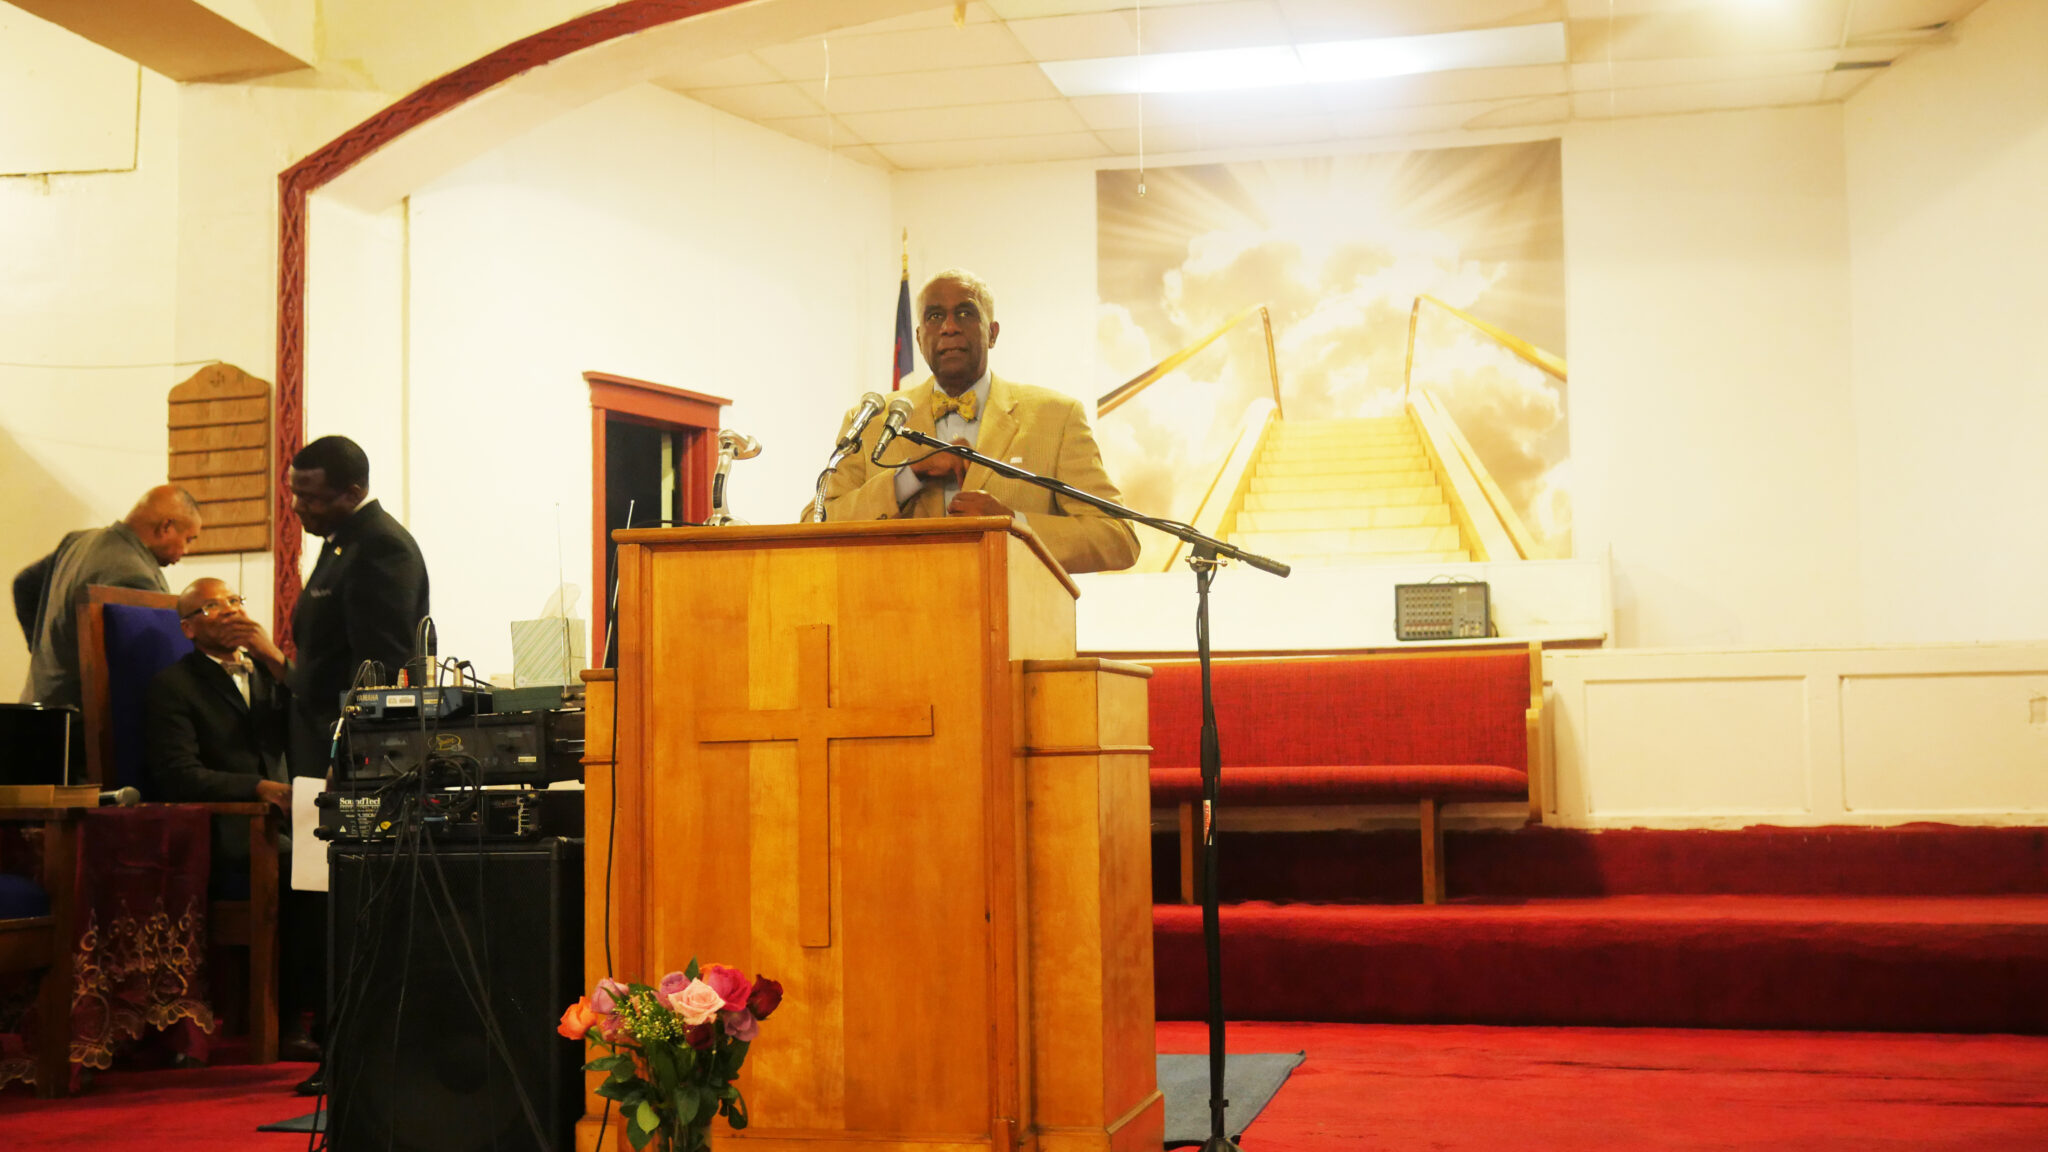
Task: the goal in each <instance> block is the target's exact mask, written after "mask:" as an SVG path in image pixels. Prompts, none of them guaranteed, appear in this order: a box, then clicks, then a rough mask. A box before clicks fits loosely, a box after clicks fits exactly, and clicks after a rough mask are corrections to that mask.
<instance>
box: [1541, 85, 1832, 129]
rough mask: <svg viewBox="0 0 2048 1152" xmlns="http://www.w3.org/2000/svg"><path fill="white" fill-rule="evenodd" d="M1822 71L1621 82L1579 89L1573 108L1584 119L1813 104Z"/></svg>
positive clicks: (1573, 111)
mask: <svg viewBox="0 0 2048 1152" xmlns="http://www.w3.org/2000/svg"><path fill="white" fill-rule="evenodd" d="M1820 91H1821V77H1819V76H1766V77H1759V78H1756V79H1750V80H1721V81H1716V82H1714V83H1711V84H1672V85H1668V86H1665V87H1661V88H1622V89H1612V88H1610V89H1608V90H1606V91H1604V92H1579V93H1576V94H1574V95H1573V97H1572V113H1573V115H1575V116H1577V117H1579V118H1580V119H1583V120H1604V119H1607V118H1609V117H1613V116H1664V115H1671V114H1674V113H1680V112H1708V111H1719V110H1724V109H1730V108H1768V107H1773V106H1777V105H1784V104H1810V103H1813V102H1815V101H1817V100H1819V99H1820Z"/></svg>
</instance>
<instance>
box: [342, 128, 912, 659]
mask: <svg viewBox="0 0 2048 1152" xmlns="http://www.w3.org/2000/svg"><path fill="white" fill-rule="evenodd" d="M888 203H889V187H888V181H887V178H886V176H885V175H884V174H883V173H881V172H879V171H877V170H874V169H871V168H867V167H865V166H862V165H859V164H855V163H852V162H850V161H846V160H844V159H841V158H837V157H833V156H831V155H830V154H829V153H827V152H825V151H824V150H822V149H819V148H815V147H812V146H810V145H807V144H802V143H799V142H797V141H794V140H791V139H789V138H788V137H785V136H782V135H780V134H778V133H773V132H770V131H768V130H766V129H763V128H760V127H758V126H756V125H753V124H749V123H746V122H744V121H741V120H738V119H735V118H733V117H730V116H727V115H725V114H723V113H719V112H715V111H712V110H710V109H707V108H705V107H703V106H701V105H698V104H695V103H694V102H692V101H689V100H687V99H685V98H683V97H680V96H677V95H675V94H673V93H669V92H666V91H663V90H660V89H656V88H652V87H640V88H635V89H631V90H628V91H625V92H622V93H619V94H617V95H614V96H611V97H607V98H606V99H604V100H601V101H598V102H596V103H594V104H592V105H589V106H587V107H585V108H582V109H580V110H578V111H576V112H573V113H570V114H568V115H566V116H564V117H562V118H560V119H558V120H556V121H554V122H552V123H550V124H548V125H546V126H544V127H542V128H540V129H538V130H535V131H533V132H531V133H529V134H527V135H525V136H523V137H521V138H519V139H517V140H515V141H513V142H512V143H510V144H507V145H506V146H504V147H501V148H499V149H497V150H496V151H494V152H492V153H491V154H489V155H487V156H485V157H483V158H481V159H479V160H477V161H475V162H473V163H470V164H468V165H466V166H464V167H462V168H461V169H458V170H457V171H455V172H452V173H450V174H449V175H448V176H446V177H444V178H442V179H440V180H438V181H436V182H434V183H433V184H431V185H429V186H427V187H425V188H422V189H420V190H419V191H418V192H416V193H415V194H414V195H413V196H412V197H411V199H410V206H409V211H408V218H407V225H406V232H407V239H406V246H407V253H408V255H407V259H406V269H407V282H406V287H405V292H406V295H407V300H408V303H407V307H406V313H405V340H406V349H405V376H406V380H405V388H404V395H403V397H402V398H398V399H396V400H394V398H393V397H391V396H389V395H388V394H386V395H382V396H381V398H380V399H379V400H378V401H376V403H378V404H381V405H386V406H392V405H394V404H395V405H396V410H395V411H393V413H392V415H393V421H394V423H395V424H402V425H403V428H404V429H405V431H404V432H403V433H402V435H403V436H404V437H405V438H406V439H407V443H408V447H407V450H406V457H405V461H406V473H407V474H406V476H405V477H404V480H403V483H404V484H405V485H406V486H407V487H408V489H409V493H410V496H409V500H410V509H411V514H410V516H409V517H408V521H409V524H410V527H411V528H412V531H413V532H414V534H415V535H416V536H417V537H418V538H419V540H420V543H421V546H422V549H423V550H424V551H425V553H426V557H427V562H428V566H429V570H430V572H431V574H432V578H433V583H434V591H435V595H434V607H435V618H436V623H437V625H438V627H439V630H440V636H441V650H442V651H443V652H447V653H456V654H460V655H463V656H466V657H468V658H469V659H471V660H473V661H474V662H475V663H476V664H477V666H478V668H479V669H480V670H482V671H484V672H485V673H487V674H491V673H499V672H508V673H509V672H510V671H511V644H510V638H509V635H508V632H507V622H508V621H511V620H518V619H527V618H531V617H534V616H538V615H540V614H541V611H542V608H543V606H544V604H545V603H546V602H547V600H548V598H549V596H550V595H551V593H552V592H553V590H554V588H555V585H556V580H557V571H558V565H559V571H561V572H562V573H563V574H564V575H563V578H564V579H565V580H566V581H567V582H568V583H571V584H575V585H577V586H578V587H579V588H580V589H581V594H582V598H581V601H580V606H579V607H578V608H577V609H576V613H577V614H578V615H579V616H582V617H584V618H586V619H587V618H588V615H589V607H590V605H591V603H592V598H593V596H595V595H597V594H598V593H597V592H596V590H595V581H593V579H592V577H591V573H590V559H589V557H590V547H591V544H590V541H591V525H590V499H591V497H590V492H591V475H590V473H591V419H590V408H589V393H588V389H587V386H586V384H585V382H584V380H583V377H582V374H583V373H584V372H585V371H591V370H595V371H602V372H609V373H614V374H618V375H623V376H630V377H635V378H638V379H643V380H649V381H653V382H655V383H658V384H665V385H670V386H674V387H679V388H686V389H689V390H692V391H696V392H705V393H710V394H713V395H716V396H723V397H726V398H729V399H731V400H732V401H733V403H732V405H731V407H729V408H727V409H726V410H725V417H724V426H726V427H731V428H735V429H737V430H739V431H741V432H745V433H748V434H751V435H754V436H756V437H757V438H759V439H760V440H761V441H762V443H763V445H764V449H765V450H764V452H763V454H762V455H761V456H759V457H757V458H755V459H752V460H747V461H741V462H738V463H736V464H735V465H734V470H733V474H732V481H731V488H732V494H733V495H732V499H733V511H734V514H735V515H737V516H738V517H739V518H741V519H743V520H747V521H752V522H756V523H771V522H785V521H789V520H793V519H794V518H795V517H796V514H797V511H798V509H799V508H800V507H801V506H802V505H803V503H804V502H805V500H806V499H807V498H808V493H809V491H810V489H811V485H812V483H813V481H814V479H815V478H816V475H817V470H818V469H819V468H820V467H822V465H823V463H824V457H825V455H826V454H827V452H828V450H829V448H830V446H831V440H832V436H833V434H834V432H835V431H836V429H837V426H838V420H839V417H840V415H841V414H842V413H843V412H844V411H845V410H846V408H847V407H849V406H850V405H851V403H852V402H853V401H854V400H855V399H857V397H858V395H859V393H860V392H861V391H862V390H864V389H881V390H886V389H887V387H888V376H887V365H888V362H889V353H890V340H891V338H892V325H893V319H894V316H893V309H894V304H895V300H894V293H893V288H894V281H895V279H896V276H897V272H898V256H897V242H896V239H895V237H894V235H893V234H891V233H890V232H889V231H888V227H887V226H888ZM313 243H314V245H315V252H316V259H318V256H317V252H318V251H319V247H318V246H319V244H320V240H319V239H318V237H317V236H316V237H315V239H314V241H313ZM320 268H321V269H322V272H321V273H320V274H321V275H324V268H325V265H321V266H320ZM317 306H318V305H317V304H316V307H317ZM321 323H322V324H324V323H326V321H325V320H324V319H323V320H322V321H321ZM373 327H374V324H373ZM314 330H315V331H316V332H317V331H318V330H319V329H318V328H317V327H316V328H315V329H314ZM316 339H317V337H316ZM311 380H312V392H311V396H310V399H309V404H310V405H311V406H312V408H313V409H314V410H316V411H317V410H321V409H323V408H325V407H328V406H330V405H331V404H332V401H331V400H330V399H329V397H330V396H331V392H330V391H329V389H330V388H331V387H333V386H335V385H334V384H333V383H331V382H330V381H328V380H325V379H322V378H321V377H320V376H318V375H314V376H312V377H311ZM363 422H364V423H371V421H369V420H367V419H366V420H364V421H363ZM386 451H390V449H389V448H387V449H386ZM397 482H398V480H397V478H396V477H394V478H393V483H397ZM384 491H385V492H386V493H387V494H389V493H390V492H391V488H390V487H386V488H385V489H384ZM558 525H559V528H558V527H557V526H558ZM558 542H559V543H558Z"/></svg>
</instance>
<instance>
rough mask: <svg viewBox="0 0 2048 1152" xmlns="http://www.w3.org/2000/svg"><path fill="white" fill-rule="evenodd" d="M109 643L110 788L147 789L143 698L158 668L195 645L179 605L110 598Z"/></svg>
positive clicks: (168, 663) (147, 790)
mask: <svg viewBox="0 0 2048 1152" xmlns="http://www.w3.org/2000/svg"><path fill="white" fill-rule="evenodd" d="M103 620H104V622H105V625H104V626H105V631H106V645H107V652H106V656H107V715H108V717H109V722H110V723H111V724H112V725H113V729H114V732H113V738H114V763H113V765H112V768H113V777H114V778H113V779H112V780H110V781H107V782H106V783H105V786H106V787H108V788H138V789H141V790H142V792H143V793H144V795H147V794H148V792H149V785H148V783H147V781H146V780H145V779H144V776H145V775H146V773H145V765H144V763H143V761H144V752H143V744H142V699H143V695H144V694H145V693H146V692H148V691H149V682H150V681H151V680H154V679H156V674H157V673H159V672H161V671H163V670H164V669H166V668H168V667H170V666H171V665H173V664H175V663H177V662H178V661H179V660H180V659H181V658H183V656H184V655H185V653H187V652H190V651H192V641H191V640H189V639H187V638H186V636H185V633H184V631H183V630H182V629H180V628H179V627H178V612H177V610H176V609H174V608H145V607H143V606H141V605H138V604H109V605H107V606H106V611H105V615H104V617H103Z"/></svg>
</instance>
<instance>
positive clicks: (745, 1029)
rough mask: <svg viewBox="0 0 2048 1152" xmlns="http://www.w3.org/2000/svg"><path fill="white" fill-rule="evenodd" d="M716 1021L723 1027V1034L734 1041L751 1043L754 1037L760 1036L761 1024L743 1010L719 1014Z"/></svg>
mask: <svg viewBox="0 0 2048 1152" xmlns="http://www.w3.org/2000/svg"><path fill="white" fill-rule="evenodd" d="M718 1021H719V1023H721V1024H723V1025H725V1034H726V1035H727V1036H730V1037H732V1038H733V1039H735V1040H743V1041H746V1042H747V1043H752V1042H753V1040H754V1037H756V1036H759V1035H760V1034H761V1022H760V1021H758V1020H756V1019H754V1014H753V1013H752V1012H749V1011H747V1010H746V1009H744V1008H742V1009H741V1010H739V1011H737V1012H720V1013H719V1014H718Z"/></svg>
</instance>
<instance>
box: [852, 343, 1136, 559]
mask: <svg viewBox="0 0 2048 1152" xmlns="http://www.w3.org/2000/svg"><path fill="white" fill-rule="evenodd" d="M937 387H938V385H937V384H935V383H934V382H933V381H932V379H931V378H930V377H926V378H925V381H924V383H922V384H919V385H918V386H917V387H915V388H912V389H910V390H908V391H906V392H904V393H902V395H903V396H904V397H906V398H907V399H908V400H909V401H910V404H911V410H910V417H909V419H907V420H905V421H904V425H903V426H904V427H905V428H914V429H916V430H918V431H919V432H923V433H925V434H926V435H932V434H933V426H934V420H933V416H932V392H933V390H934V389H935V388H937ZM852 418H853V413H852V412H848V413H847V415H846V419H845V420H842V421H840V424H839V432H840V435H842V436H843V435H845V434H846V428H847V425H848V424H849V423H850V422H851V420H852ZM980 423H981V427H980V429H979V430H978V431H977V433H976V443H975V446H974V450H975V451H977V452H979V453H981V454H982V455H984V456H990V457H994V458H995V459H997V460H1001V461H1003V462H1005V463H1008V464H1015V465H1016V466H1018V467H1019V468H1023V469H1025V470H1027V471H1030V472H1036V473H1038V474H1039V475H1040V476H1051V477H1054V478H1057V479H1059V480H1061V481H1064V482H1066V483H1068V484H1071V485H1073V486H1074V487H1076V488H1079V489H1080V490H1081V491H1083V492H1086V493H1088V494H1090V495H1092V496H1100V497H1102V498H1103V499H1105V500H1111V501H1115V502H1117V503H1122V502H1123V496H1122V494H1121V493H1119V492H1118V491H1117V487H1116V485H1115V484H1114V483H1112V482H1111V481H1110V478H1109V473H1108V472H1107V471H1105V470H1104V469H1103V467H1102V451H1101V449H1099V448H1097V447H1096V445H1095V434H1094V433H1093V432H1091V431H1090V430H1089V428H1088V421H1087V418H1086V417H1085V416H1084V415H1083V414H1082V410H1081V402H1080V401H1078V400H1076V399H1074V398H1073V397H1072V396H1068V395H1067V394H1065V393H1063V392H1055V391H1053V390H1052V389H1050V388H1034V387H1032V386H1031V385H1029V384H1014V383H1011V382H1010V381H1008V380H1005V379H1003V378H1002V377H1000V376H996V377H993V378H991V379H990V381H989V392H988V411H986V412H985V413H983V414H982V416H981V422H980ZM881 434H882V421H881V420H880V419H876V420H874V421H872V422H870V423H869V424H868V427H867V430H866V431H865V432H863V433H862V434H861V447H860V452H859V453H858V454H857V455H855V456H850V457H848V458H847V459H846V460H845V461H843V462H842V463H841V464H840V465H839V470H838V471H837V472H835V473H833V474H832V477H831V478H830V479H829V480H828V481H827V482H826V486H825V519H827V520H888V519H892V518H895V517H900V516H944V515H945V514H946V509H945V507H944V503H943V501H944V493H943V492H941V491H940V490H939V488H938V487H937V486H935V485H926V486H925V487H924V488H922V489H920V490H919V492H918V494H917V495H916V496H914V497H912V498H911V501H910V503H908V504H905V505H902V506H900V507H899V506H898V505H897V503H896V466H899V465H902V464H906V463H908V462H910V461H912V460H915V459H917V458H918V457H919V456H922V455H923V454H925V453H926V452H928V451H930V449H928V448H925V447H924V446H922V445H919V444H912V443H910V442H909V441H907V440H898V441H896V442H895V443H894V444H892V445H890V446H889V450H888V451H887V452H885V453H883V456H882V459H883V461H884V463H883V464H880V465H877V464H875V463H873V462H872V461H871V460H870V457H871V456H872V455H873V453H874V448H875V440H876V439H877V438H878V437H880V436H881ZM960 490H961V491H963V492H976V491H979V492H986V493H988V494H989V495H990V496H993V497H995V498H996V499H998V500H1000V501H1002V502H1003V503H1004V504H1006V505H1008V506H1009V507H1010V508H1011V509H1012V510H1014V511H1017V512H1022V513H1023V514H1024V515H1025V516H1026V517H1027V520H1026V523H1027V525H1028V527H1029V528H1030V529H1031V531H1033V532H1035V533H1037V535H1038V538H1039V539H1040V540H1041V541H1043V542H1044V544H1045V548H1046V551H1047V552H1050V553H1051V554H1052V558H1053V559H1055V560H1057V561H1059V562H1060V564H1061V566H1063V567H1064V568H1066V570H1067V571H1069V572H1113V571H1116V570H1117V569H1119V568H1128V567H1130V566H1131V565H1132V564H1134V563H1136V562H1137V559H1138V538H1137V535H1136V534H1135V533H1133V532H1132V531H1131V526H1130V524H1129V523H1127V522H1126V521H1123V520H1118V519H1116V518H1114V517H1111V516H1106V515H1104V514H1103V513H1102V512H1100V511H1098V510H1096V509H1095V508H1091V507H1089V506H1088V505H1086V504H1081V503H1078V502H1070V501H1062V500H1061V499H1060V498H1059V497H1057V496H1055V495H1054V494H1053V493H1051V492H1048V491H1047V490H1045V489H1043V488H1040V487H1038V486H1037V485H1035V484H1026V483H1024V482H1023V481H1021V480H1012V479H1009V478H1008V477H1005V476H998V475H996V474H995V473H993V472H991V471H989V470H988V469H987V468H985V467H983V466H981V465H979V464H973V465H969V466H968V469H967V476H966V478H965V479H964V480H962V482H961V484H960Z"/></svg>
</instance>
